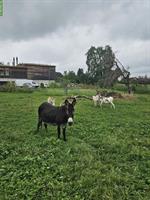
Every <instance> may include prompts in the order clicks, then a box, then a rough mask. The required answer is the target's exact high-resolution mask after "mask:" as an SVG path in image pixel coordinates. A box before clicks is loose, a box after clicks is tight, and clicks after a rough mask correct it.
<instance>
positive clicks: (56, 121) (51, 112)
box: [37, 98, 76, 141]
mask: <svg viewBox="0 0 150 200" xmlns="http://www.w3.org/2000/svg"><path fill="white" fill-rule="evenodd" d="M75 104H76V98H73V100H72V102H70V101H69V100H68V99H66V100H65V102H64V105H62V106H58V107H56V106H53V105H52V104H50V103H48V102H44V103H42V104H41V105H40V106H39V109H38V124H37V131H39V128H40V127H41V126H42V122H44V126H45V129H46V131H47V124H53V125H56V126H57V133H58V138H60V135H61V128H62V131H63V139H64V141H66V127H67V124H68V125H69V126H71V125H72V124H73V118H74V106H75Z"/></svg>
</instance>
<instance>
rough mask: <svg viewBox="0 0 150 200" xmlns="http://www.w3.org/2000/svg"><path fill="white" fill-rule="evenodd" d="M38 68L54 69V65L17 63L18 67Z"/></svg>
mask: <svg viewBox="0 0 150 200" xmlns="http://www.w3.org/2000/svg"><path fill="white" fill-rule="evenodd" d="M22 65H23V66H38V67H56V66H55V65H47V64H35V63H19V64H18V66H22Z"/></svg>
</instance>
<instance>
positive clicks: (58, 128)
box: [57, 125, 61, 139]
mask: <svg viewBox="0 0 150 200" xmlns="http://www.w3.org/2000/svg"><path fill="white" fill-rule="evenodd" d="M57 133H58V139H60V134H61V130H60V126H59V125H58V126H57Z"/></svg>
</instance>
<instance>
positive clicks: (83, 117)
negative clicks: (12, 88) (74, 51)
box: [0, 89, 150, 200]
mask: <svg viewBox="0 0 150 200" xmlns="http://www.w3.org/2000/svg"><path fill="white" fill-rule="evenodd" d="M94 93H95V91H94V90H86V89H84V90H83V89H80V90H78V89H76V90H71V91H69V95H71V94H73V95H75V94H86V95H92V94H94ZM48 96H55V98H56V103H57V104H58V105H59V103H60V102H61V101H62V100H63V99H64V98H65V97H64V96H63V90H61V89H44V90H40V91H35V92H33V93H29V94H28V93H0V199H1V200H3V199H10V200H13V199H15V200H16V199H19V200H20V199H35V200H42V199H43V200H46V199H52V200H62V199H64V200H70V199H72V200H83V199H85V200H127V199H130V200H149V199H150V96H148V95H137V96H136V98H135V99H133V100H115V101H114V103H115V105H116V109H115V110H114V109H111V108H110V106H109V105H104V106H103V108H102V109H101V108H98V107H94V106H93V104H92V102H91V101H89V100H80V101H79V102H78V103H77V105H76V113H75V124H74V126H72V127H68V129H67V139H68V141H67V142H64V141H63V140H57V134H56V127H54V126H49V127H48V130H49V131H48V133H46V132H45V130H44V129H43V130H41V131H40V132H39V133H38V134H37V133H35V130H36V123H37V108H38V106H39V105H40V103H42V102H43V101H45V100H47V97H48Z"/></svg>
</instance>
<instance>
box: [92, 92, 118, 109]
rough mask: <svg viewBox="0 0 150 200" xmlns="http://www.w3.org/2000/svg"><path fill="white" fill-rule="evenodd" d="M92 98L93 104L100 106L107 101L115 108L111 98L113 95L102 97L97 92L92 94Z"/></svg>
mask: <svg viewBox="0 0 150 200" xmlns="http://www.w3.org/2000/svg"><path fill="white" fill-rule="evenodd" d="M92 98H93V102H94V105H95V106H97V105H100V106H102V104H103V103H108V104H111V106H112V107H113V108H114V109H115V105H114V103H113V99H114V98H113V97H103V96H101V95H100V94H97V95H95V96H93V97H92Z"/></svg>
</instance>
